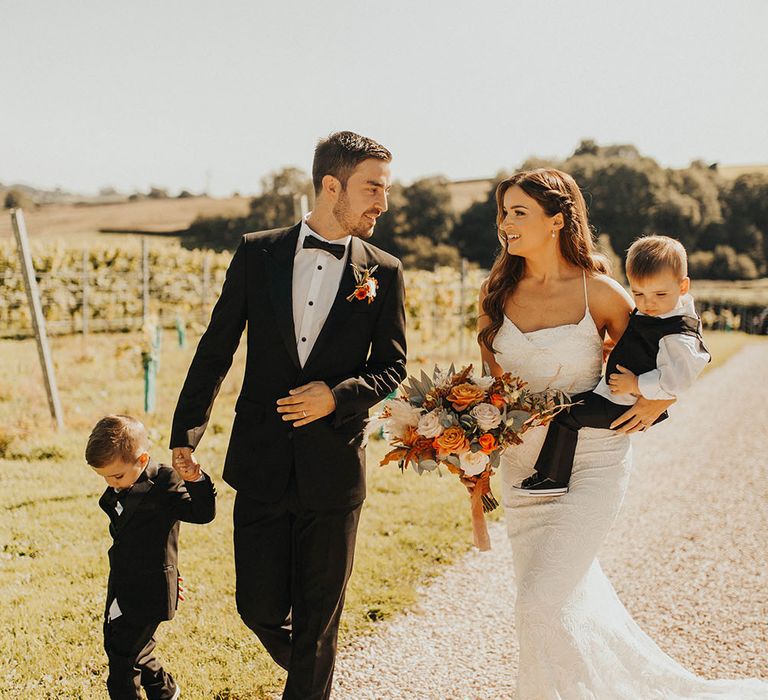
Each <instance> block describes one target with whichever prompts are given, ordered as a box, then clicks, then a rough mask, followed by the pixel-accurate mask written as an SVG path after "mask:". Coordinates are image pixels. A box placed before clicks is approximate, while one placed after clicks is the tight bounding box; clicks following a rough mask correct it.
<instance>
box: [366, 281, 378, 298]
mask: <svg viewBox="0 0 768 700" xmlns="http://www.w3.org/2000/svg"><path fill="white" fill-rule="evenodd" d="M365 284H366V285H367V287H368V296H369V297H371V299H375V298H376V282H374V281H373V280H368V281H367V282H366V283H365Z"/></svg>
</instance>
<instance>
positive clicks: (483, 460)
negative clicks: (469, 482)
mask: <svg viewBox="0 0 768 700" xmlns="http://www.w3.org/2000/svg"><path fill="white" fill-rule="evenodd" d="M488 459H489V457H488V455H487V454H485V452H480V451H479V450H478V451H477V452H465V453H464V454H462V455H460V456H459V460H460V464H461V468H462V470H463V471H464V473H465V474H466V475H467V476H477V475H478V474H482V473H483V472H484V471H485V468H486V467H487V466H488Z"/></svg>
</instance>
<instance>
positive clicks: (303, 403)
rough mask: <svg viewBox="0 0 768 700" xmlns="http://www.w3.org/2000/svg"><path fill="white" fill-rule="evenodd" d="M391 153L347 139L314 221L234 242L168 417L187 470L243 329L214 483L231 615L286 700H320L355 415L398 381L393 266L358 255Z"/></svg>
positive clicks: (329, 660)
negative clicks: (275, 670)
mask: <svg viewBox="0 0 768 700" xmlns="http://www.w3.org/2000/svg"><path fill="white" fill-rule="evenodd" d="M391 159H392V155H391V154H390V152H389V151H388V150H387V149H386V148H384V147H383V146H381V145H380V144H378V143H376V142H375V141H373V140H371V139H369V138H365V137H363V136H359V135H357V134H354V133H352V132H349V131H342V132H338V133H335V134H332V135H331V136H329V137H328V138H327V139H324V140H322V141H320V143H319V144H318V146H317V148H316V150H315V158H314V162H313V165H312V179H313V183H314V188H315V199H316V202H315V207H314V210H313V211H312V212H311V213H310V214H309V215H308V216H307V217H306V218H305V220H303V221H301V222H300V223H298V224H296V225H295V226H291V227H289V228H283V229H275V230H272V231H259V232H257V233H249V234H246V235H245V236H243V238H242V240H241V242H240V245H239V247H238V248H237V251H236V252H235V254H234V257H233V258H232V262H231V263H230V266H229V270H228V271H227V277H226V280H225V282H224V286H223V288H222V291H221V296H220V298H219V300H218V302H217V303H216V306H215V307H214V309H213V313H212V315H211V320H210V323H209V325H208V329H207V330H206V332H205V333H204V334H203V336H202V338H201V339H200V343H199V345H198V347H197V351H196V352H195V356H194V359H193V360H192V365H191V366H190V368H189V372H188V373H187V378H186V381H185V382H184V386H183V388H182V390H181V395H180V397H179V401H178V405H177V406H176V411H175V413H174V417H173V428H172V435H171V448H172V449H173V463H174V466H175V465H176V464H182V465H183V464H184V463H185V462H189V461H191V460H192V456H191V453H192V451H193V450H194V449H195V448H196V447H197V445H198V443H199V442H200V440H201V438H202V436H203V432H204V431H205V428H206V425H207V423H208V419H209V416H210V413H211V408H212V406H213V401H214V399H215V398H216V394H217V392H218V390H219V387H220V386H221V382H222V381H223V379H224V376H225V375H226V373H227V370H228V369H229V367H230V365H231V363H232V356H233V354H234V352H235V350H236V349H237V346H238V343H239V342H240V336H241V334H242V331H243V329H244V328H247V331H246V332H247V339H248V354H247V358H246V365H245V376H244V379H243V385H242V388H241V390H240V396H239V397H238V399H237V404H236V405H235V420H234V424H233V426H232V434H231V437H230V441H229V449H228V451H227V457H226V462H225V465H224V475H223V476H224V480H225V481H226V482H227V483H228V484H230V485H231V486H232V487H233V488H234V489H236V491H237V496H236V498H235V506H234V544H235V572H236V576H237V592H236V600H237V609H238V612H239V613H240V616H241V617H242V619H243V621H244V622H245V624H246V625H248V627H250V628H251V629H252V630H253V631H254V632H255V633H256V635H257V636H258V637H259V639H260V640H261V642H262V643H263V644H264V646H265V647H266V649H267V651H268V652H269V653H270V654H271V655H272V658H273V659H274V660H275V661H276V662H277V663H278V664H280V666H282V667H283V668H285V669H286V670H287V671H288V680H287V682H286V686H285V691H284V693H283V698H284V699H286V700H287V699H291V700H315V699H318V700H319V699H321V698H328V697H329V695H330V691H331V680H332V677H333V668H334V662H335V656H336V638H337V633H338V625H339V617H340V615H341V610H342V607H343V604H344V591H345V588H346V585H347V581H348V579H349V575H350V573H351V570H352V559H353V554H354V548H355V536H356V533H357V525H358V520H359V517H360V508H361V506H362V503H363V499H364V498H365V453H364V449H363V447H362V446H361V442H362V431H363V427H364V423H365V419H366V418H367V415H368V409H369V408H370V407H371V406H373V405H374V404H376V403H377V402H378V401H380V400H381V399H382V398H384V397H385V396H386V395H387V394H389V393H390V392H392V391H393V390H394V389H395V388H396V387H397V386H398V384H399V383H400V382H401V381H402V380H403V379H404V378H405V311H404V285H403V273H402V266H401V264H400V262H399V261H398V260H397V258H394V257H392V256H391V255H389V254H387V253H385V252H383V251H381V250H379V249H378V248H376V247H374V246H372V245H371V244H369V243H367V242H366V239H368V238H370V237H371V236H372V234H373V229H374V226H375V224H376V219H377V218H378V217H379V216H380V215H381V214H382V213H384V212H385V211H386V210H387V193H388V190H389V186H390V170H389V163H390V161H391Z"/></svg>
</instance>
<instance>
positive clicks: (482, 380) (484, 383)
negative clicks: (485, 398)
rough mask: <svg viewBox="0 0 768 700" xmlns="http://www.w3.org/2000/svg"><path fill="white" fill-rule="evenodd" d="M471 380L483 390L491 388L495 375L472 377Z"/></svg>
mask: <svg viewBox="0 0 768 700" xmlns="http://www.w3.org/2000/svg"><path fill="white" fill-rule="evenodd" d="M473 381H474V382H475V384H477V386H479V387H480V388H481V389H482V390H483V391H488V389H490V388H491V385H492V384H493V383H494V382H495V381H496V378H495V377H478V378H477V379H474V380H473Z"/></svg>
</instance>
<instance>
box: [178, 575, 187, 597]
mask: <svg viewBox="0 0 768 700" xmlns="http://www.w3.org/2000/svg"><path fill="white" fill-rule="evenodd" d="M177 585H178V587H179V600H186V598H185V597H184V577H183V576H179V577H178V581H177Z"/></svg>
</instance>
